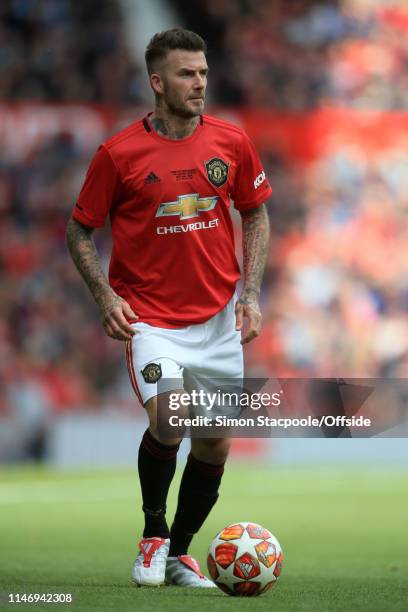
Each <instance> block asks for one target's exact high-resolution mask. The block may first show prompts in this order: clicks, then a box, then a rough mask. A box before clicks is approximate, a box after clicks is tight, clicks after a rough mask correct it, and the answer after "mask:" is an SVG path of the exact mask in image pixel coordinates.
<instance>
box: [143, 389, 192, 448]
mask: <svg viewBox="0 0 408 612" xmlns="http://www.w3.org/2000/svg"><path fill="white" fill-rule="evenodd" d="M176 393H184V391H183V390H181V391H172V392H171V394H169V393H163V394H161V395H160V396H158V397H152V398H151V399H150V400H149V401H148V402H147V403H146V404H145V409H146V412H147V415H148V417H149V430H150V433H151V434H152V436H153V437H154V438H156V440H157V441H158V442H160V443H161V444H166V445H168V446H172V445H175V444H179V443H180V442H181V440H182V439H183V437H184V433H185V428H184V427H173V426H172V425H171V421H170V416H172V415H173V414H174V412H172V411H171V410H170V408H169V406H170V404H169V396H170V395H172V396H174V395H175V394H176ZM177 416H178V417H184V418H185V417H187V416H188V408H187V407H185V406H180V407H179V408H178V410H177Z"/></svg>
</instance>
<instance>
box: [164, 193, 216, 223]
mask: <svg viewBox="0 0 408 612" xmlns="http://www.w3.org/2000/svg"><path fill="white" fill-rule="evenodd" d="M217 200H218V196H212V197H208V198H199V197H198V193H189V194H187V195H181V196H178V198H177V202H164V204H160V206H159V208H158V211H157V213H156V217H170V216H171V215H179V217H180V219H192V218H193V217H198V216H199V215H200V213H201V212H204V211H207V210H213V208H215V206H216V204H217Z"/></svg>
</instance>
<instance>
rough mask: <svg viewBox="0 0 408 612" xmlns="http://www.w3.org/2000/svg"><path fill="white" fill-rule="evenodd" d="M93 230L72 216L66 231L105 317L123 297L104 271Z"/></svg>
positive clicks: (78, 262)
mask: <svg viewBox="0 0 408 612" xmlns="http://www.w3.org/2000/svg"><path fill="white" fill-rule="evenodd" d="M92 232H93V229H92V228H88V227H86V226H85V225H82V223H79V222H78V221H75V219H72V218H71V219H70V220H69V222H68V225H67V231H66V237H67V245H68V249H69V252H70V253H71V257H72V259H73V260H74V263H75V265H76V267H77V268H78V270H79V272H80V274H81V276H82V278H83V279H84V281H85V282H86V284H87V285H88V287H89V290H90V292H91V293H92V295H93V297H94V300H95V302H96V303H97V304H98V306H99V308H100V310H101V313H102V316H104V317H105V316H107V315H108V314H109V313H110V312H111V311H112V310H113V309H114V308H115V307H116V306H117V305H118V304H119V303H120V302H121V301H122V298H120V297H119V296H118V295H116V293H115V292H114V291H113V290H112V288H111V287H110V286H109V283H108V279H107V278H106V276H105V274H104V273H103V270H102V267H101V262H100V260H99V256H98V251H97V250H96V246H95V243H94V241H93V238H92Z"/></svg>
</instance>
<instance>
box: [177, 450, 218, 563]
mask: <svg viewBox="0 0 408 612" xmlns="http://www.w3.org/2000/svg"><path fill="white" fill-rule="evenodd" d="M223 472H224V464H221V465H214V464H210V463H204V462H203V461H199V460H198V459H196V458H195V457H193V455H192V454H191V453H190V454H189V456H188V459H187V464H186V467H185V469H184V473H183V477H182V479H181V484H180V491H179V496H178V503H177V510H176V515H175V517H174V522H173V525H172V526H171V531H170V551H169V556H171V557H177V556H178V555H185V554H187V550H188V547H189V545H190V542H191V540H192V539H193V536H194V534H195V533H197V531H198V530H199V529H200V527H201V526H202V525H203V523H204V521H205V519H206V518H207V516H208V515H209V513H210V511H211V508H212V507H213V506H214V504H215V502H216V501H217V499H218V488H219V486H220V482H221V478H222V474H223Z"/></svg>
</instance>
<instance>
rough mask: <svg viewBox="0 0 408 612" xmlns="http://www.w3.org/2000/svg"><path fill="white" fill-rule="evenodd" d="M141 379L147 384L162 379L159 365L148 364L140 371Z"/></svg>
mask: <svg viewBox="0 0 408 612" xmlns="http://www.w3.org/2000/svg"><path fill="white" fill-rule="evenodd" d="M142 374H143V378H144V379H145V382H147V383H156V382H157V381H158V380H159V379H160V378H161V377H162V369H161V365H160V363H148V364H147V366H145V367H144V368H143V370H142Z"/></svg>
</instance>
